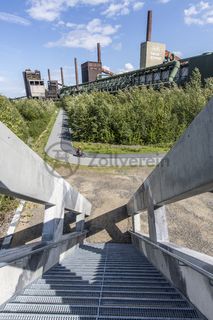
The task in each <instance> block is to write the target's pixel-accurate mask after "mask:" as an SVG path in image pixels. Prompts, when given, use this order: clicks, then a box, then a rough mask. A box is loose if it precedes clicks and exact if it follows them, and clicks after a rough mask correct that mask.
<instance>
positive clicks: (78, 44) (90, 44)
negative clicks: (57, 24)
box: [47, 19, 119, 50]
mask: <svg viewBox="0 0 213 320" xmlns="http://www.w3.org/2000/svg"><path fill="white" fill-rule="evenodd" d="M70 27H71V28H72V30H71V31H70V32H68V33H67V34H64V35H63V36H62V38H61V39H59V40H58V41H55V42H49V43H48V44H47V47H69V48H83V49H87V50H93V49H95V48H96V46H97V42H100V43H101V45H102V46H103V47H106V46H108V45H109V44H111V43H112V36H113V35H114V34H115V33H116V32H117V31H118V29H119V26H118V25H116V26H112V25H110V24H103V23H102V21H101V20H100V19H93V20H91V21H90V22H89V23H88V24H87V25H83V24H81V25H77V24H72V25H70Z"/></svg>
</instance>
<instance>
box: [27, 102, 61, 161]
mask: <svg viewBox="0 0 213 320" xmlns="http://www.w3.org/2000/svg"><path fill="white" fill-rule="evenodd" d="M58 111H59V110H58V109H57V108H55V111H53V113H52V117H51V118H50V121H49V123H48V125H47V127H46V129H45V130H44V131H43V132H42V133H41V134H40V136H39V137H38V139H37V140H36V142H35V143H34V144H33V146H32V149H33V150H34V151H35V152H36V153H38V154H39V155H40V157H41V158H43V159H44V158H45V159H46V156H45V151H44V148H45V146H46V144H47V141H48V139H49V136H50V133H51V131H52V128H53V126H54V123H55V121H56V118H57V115H58Z"/></svg>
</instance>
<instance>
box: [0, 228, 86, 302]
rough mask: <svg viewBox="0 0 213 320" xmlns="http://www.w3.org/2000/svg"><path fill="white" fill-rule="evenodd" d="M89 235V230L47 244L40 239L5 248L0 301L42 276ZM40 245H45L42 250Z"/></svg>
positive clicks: (0, 260)
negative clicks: (27, 243)
mask: <svg viewBox="0 0 213 320" xmlns="http://www.w3.org/2000/svg"><path fill="white" fill-rule="evenodd" d="M85 235H86V234H85V233H81V234H80V233H74V234H72V235H66V236H63V237H62V239H61V241H60V242H58V243H55V242H54V244H53V243H49V244H48V245H47V244H46V243H45V242H40V243H39V244H37V245H35V244H33V245H28V246H25V247H20V248H18V249H17V248H16V249H12V250H6V251H4V252H3V253H2V254H1V255H0V283H1V294H0V305H1V304H4V303H5V302H6V301H7V300H8V299H10V298H11V297H12V296H13V295H14V294H17V293H18V292H20V291H22V290H23V288H25V287H26V286H27V285H29V284H30V283H31V282H33V281H34V280H36V279H37V278H39V277H41V276H42V275H43V273H45V272H46V271H47V270H49V269H50V268H51V267H52V266H54V265H55V264H57V263H58V262H59V261H61V260H62V259H63V258H64V257H65V256H66V255H68V254H69V253H70V251H71V250H74V249H75V248H76V246H77V245H78V244H80V243H83V240H84V239H85ZM39 249H41V250H40V251H39V252H36V251H35V250H39ZM33 251H35V253H33Z"/></svg>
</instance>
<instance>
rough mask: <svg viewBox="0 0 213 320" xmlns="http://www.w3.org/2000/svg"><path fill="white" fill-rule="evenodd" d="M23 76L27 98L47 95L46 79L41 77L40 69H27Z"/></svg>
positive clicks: (39, 97)
mask: <svg viewBox="0 0 213 320" xmlns="http://www.w3.org/2000/svg"><path fill="white" fill-rule="evenodd" d="M23 77H24V84H25V90H26V96H27V98H37V99H44V98H45V97H46V90H45V85H44V80H42V79H41V72H40V71H38V70H35V71H31V70H30V69H26V70H25V71H24V72H23Z"/></svg>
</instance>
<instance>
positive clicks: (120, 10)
mask: <svg viewBox="0 0 213 320" xmlns="http://www.w3.org/2000/svg"><path fill="white" fill-rule="evenodd" d="M129 13H130V9H129V2H128V1H124V2H123V3H117V4H116V3H111V4H110V5H109V7H108V8H107V9H106V10H105V11H104V12H103V14H104V15H106V16H107V17H113V16H118V15H119V16H120V15H121V16H124V15H128V14H129Z"/></svg>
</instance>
